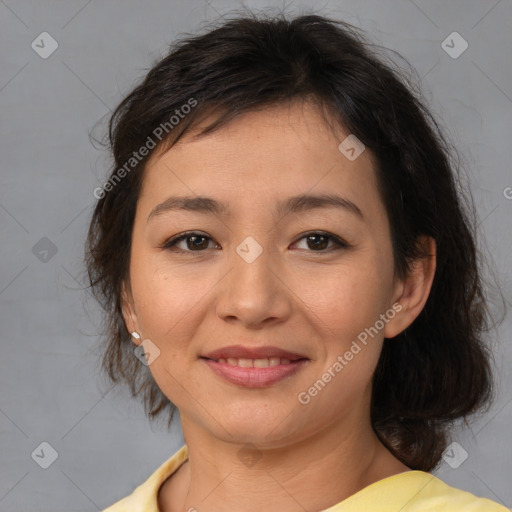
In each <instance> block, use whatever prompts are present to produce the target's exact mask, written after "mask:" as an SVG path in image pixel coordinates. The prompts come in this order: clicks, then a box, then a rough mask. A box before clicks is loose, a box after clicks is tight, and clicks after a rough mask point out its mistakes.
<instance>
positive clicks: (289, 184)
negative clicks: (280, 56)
mask: <svg viewBox="0 0 512 512" xmlns="http://www.w3.org/2000/svg"><path fill="white" fill-rule="evenodd" d="M211 121H212V119H210V118H208V119H206V120H205V121H204V122H203V123H202V124H201V125H199V126H198V127H196V128H195V129H194V130H192V131H191V132H189V133H187V134H186V135H185V136H184V137H183V138H182V139H181V140H180V141H179V142H178V143H177V144H175V145H174V146H172V147H171V149H169V150H167V151H165V152H160V153H154V154H153V155H152V157H151V158H150V159H149V161H148V162H147V164H146V169H145V175H144V180H143V188H142V194H141V198H142V199H144V198H146V199H150V200H151V201H150V202H153V203H157V202H161V201H164V200H165V199H166V196H169V195H173V196H175V195H177V194H181V195H187V196H190V195H198V196H210V197H211V196H214V197H215V198H216V199H217V200H218V201H219V202H222V203H224V204H226V206H227V208H226V212H227V213H229V211H234V210H237V211H239V210H240V207H243V208H249V207H250V206H256V205H260V206H263V204H265V205H270V203H273V204H274V205H275V206H276V208H274V209H275V210H277V203H280V204H281V205H282V204H283V201H284V199H286V198H288V197H291V196H297V195H301V194H302V195H303V194H307V193H309V194H315V195H326V194H335V193H340V194H343V196H344V197H345V198H347V199H348V200H353V201H352V202H354V203H356V198H359V199H358V201H359V202H361V201H363V202H364V203H368V204H363V205H359V206H360V208H361V209H363V208H365V209H368V208H370V209H371V208H372V204H374V203H375V202H376V201H378V200H379V197H378V192H377V186H376V176H375V170H374V160H373V156H372V154H371V153H370V152H369V151H367V150H364V151H363V152H362V153H361V154H360V155H359V156H358V157H357V158H356V159H355V160H350V159H348V158H347V156H346V155H345V153H343V152H342V151H340V149H339V145H340V143H341V142H342V141H344V140H345V139H346V138H347V137H348V136H349V135H350V134H349V133H348V132H347V131H346V130H345V129H344V128H343V127H342V126H339V125H337V124H336V123H335V122H333V121H332V120H329V121H331V122H330V123H327V122H326V118H325V117H324V116H323V115H322V113H321V112H320V110H319V109H318V107H316V106H315V105H312V104H310V103H305V102H296V103H290V104H286V105H278V106H272V107H269V108H265V109H263V110H259V111H251V112H247V113H244V114H243V115H240V116H239V117H236V118H235V119H233V120H232V121H230V122H229V123H227V124H226V125H224V126H222V127H220V128H219V129H218V130H216V131H214V132H212V133H210V134H208V135H206V136H200V137H196V135H197V134H198V133H199V131H200V129H201V128H202V127H204V126H205V125H207V124H209V123H210V122H211ZM351 198H352V199H351ZM374 206H378V205H375V204H374ZM153 207H154V205H153ZM377 210H378V208H377ZM377 213H380V214H382V210H381V211H380V212H377Z"/></svg>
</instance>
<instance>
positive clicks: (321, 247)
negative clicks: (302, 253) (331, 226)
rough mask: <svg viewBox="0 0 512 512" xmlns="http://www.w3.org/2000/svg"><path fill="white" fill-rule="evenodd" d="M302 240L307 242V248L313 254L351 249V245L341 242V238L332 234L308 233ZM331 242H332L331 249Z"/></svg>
mask: <svg viewBox="0 0 512 512" xmlns="http://www.w3.org/2000/svg"><path fill="white" fill-rule="evenodd" d="M300 240H306V248H307V249H308V250H310V251H312V252H330V251H331V250H336V249H341V248H347V247H349V244H347V243H346V242H344V241H343V240H341V238H339V237H337V236H335V235H331V234H330V233H323V232H315V233H307V234H306V235H305V236H303V237H302V238H300V239H299V241H300ZM329 242H332V245H331V246H330V248H329Z"/></svg>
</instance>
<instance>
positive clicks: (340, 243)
mask: <svg viewBox="0 0 512 512" xmlns="http://www.w3.org/2000/svg"><path fill="white" fill-rule="evenodd" d="M314 235H316V236H322V237H324V238H327V239H329V240H331V241H332V242H333V243H334V244H335V246H334V247H331V248H330V249H324V250H319V251H313V250H310V251H307V252H318V253H328V252H332V251H337V250H340V249H348V248H349V247H350V244H348V243H347V242H345V241H344V240H342V239H341V238H339V237H338V236H336V235H333V234H331V233H328V232H326V231H310V232H309V233H305V234H304V235H302V237H301V238H299V239H298V240H297V242H299V241H300V240H303V239H304V238H307V237H310V236H314ZM192 236H199V237H201V238H206V239H209V240H212V241H213V239H212V238H210V237H209V236H206V235H203V234H201V233H199V232H197V231H187V232H186V233H183V234H181V235H176V236H174V237H172V238H169V239H168V240H166V241H164V243H163V244H161V245H160V246H159V247H160V248H161V249H166V250H169V251H176V252H177V251H180V252H185V253H187V252H188V253H194V252H205V251H206V249H205V250H198V251H191V250H188V249H179V248H176V247H175V246H176V244H178V243H179V242H181V241H182V240H185V239H187V238H190V237H192ZM297 242H294V243H297Z"/></svg>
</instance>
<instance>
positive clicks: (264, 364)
mask: <svg viewBox="0 0 512 512" xmlns="http://www.w3.org/2000/svg"><path fill="white" fill-rule="evenodd" d="M269 365H270V364H269V361H268V359H255V360H254V367H255V368H268V367H269Z"/></svg>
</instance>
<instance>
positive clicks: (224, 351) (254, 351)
mask: <svg viewBox="0 0 512 512" xmlns="http://www.w3.org/2000/svg"><path fill="white" fill-rule="evenodd" d="M202 357H206V358H208V359H228V358H233V359H267V358H270V357H279V358H280V359H289V360H290V361H294V360H296V359H306V357H305V356H303V355H301V354H297V353H294V352H290V351H289V350H283V349H282V348H278V347H273V346H272V345H265V346H263V347H244V346H243V345H230V346H229V347H222V348H219V349H217V350H214V351H213V352H208V353H207V354H204V355H203V356H202Z"/></svg>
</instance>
